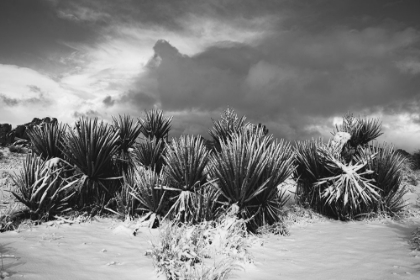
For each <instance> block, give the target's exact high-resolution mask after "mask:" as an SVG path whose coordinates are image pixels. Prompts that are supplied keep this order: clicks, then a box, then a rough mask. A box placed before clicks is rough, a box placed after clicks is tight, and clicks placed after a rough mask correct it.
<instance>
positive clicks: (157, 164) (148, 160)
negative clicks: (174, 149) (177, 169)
mask: <svg viewBox="0 0 420 280" xmlns="http://www.w3.org/2000/svg"><path fill="white" fill-rule="evenodd" d="M133 153H134V158H135V161H136V162H137V163H138V164H139V165H141V166H143V167H144V168H146V169H151V170H154V171H155V172H157V173H159V172H160V171H161V170H162V166H163V164H164V160H163V155H164V154H165V142H164V141H163V140H157V139H154V138H153V139H145V140H144V141H143V142H141V143H139V144H137V145H136V146H135V147H134V150H133Z"/></svg>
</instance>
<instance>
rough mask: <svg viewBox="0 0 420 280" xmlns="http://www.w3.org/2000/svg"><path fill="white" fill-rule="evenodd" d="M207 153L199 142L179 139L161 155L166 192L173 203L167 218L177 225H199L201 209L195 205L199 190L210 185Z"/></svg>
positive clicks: (200, 140) (194, 139) (197, 139)
mask: <svg viewBox="0 0 420 280" xmlns="http://www.w3.org/2000/svg"><path fill="white" fill-rule="evenodd" d="M208 155H209V151H208V150H207V149H206V148H205V146H204V143H203V141H202V139H201V138H199V137H194V136H181V137H180V138H179V140H175V139H174V140H173V141H172V142H171V143H170V144H169V145H168V147H167V152H166V154H165V155H164V160H165V163H166V166H165V168H164V169H163V171H164V174H165V176H166V177H167V180H168V187H166V188H165V189H166V190H169V191H173V192H174V193H175V197H174V199H175V202H174V203H173V205H172V206H171V208H170V209H169V211H168V214H167V216H170V217H172V218H174V219H175V220H178V221H180V222H186V223H193V222H199V221H200V220H201V219H202V217H200V216H199V213H200V208H201V207H202V205H197V201H201V200H199V199H197V196H198V195H199V190H200V189H201V188H203V187H205V186H206V185H208V184H211V181H210V182H208V181H207V173H206V170H207V169H206V166H207V162H208V159H209V158H208Z"/></svg>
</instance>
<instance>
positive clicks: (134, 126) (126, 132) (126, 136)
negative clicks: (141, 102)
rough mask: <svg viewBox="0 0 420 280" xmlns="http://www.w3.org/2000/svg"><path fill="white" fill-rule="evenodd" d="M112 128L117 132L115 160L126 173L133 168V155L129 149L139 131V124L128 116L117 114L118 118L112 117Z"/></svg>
mask: <svg viewBox="0 0 420 280" xmlns="http://www.w3.org/2000/svg"><path fill="white" fill-rule="evenodd" d="M113 121H114V125H113V127H114V129H115V131H117V132H118V135H119V140H118V150H117V160H118V161H119V162H120V164H119V165H120V167H121V171H122V173H127V172H128V171H129V170H131V169H132V168H134V160H133V155H132V154H131V153H130V150H131V149H133V148H134V146H135V144H136V139H137V137H139V135H140V133H141V124H140V123H139V122H138V121H137V122H134V120H133V119H132V118H131V117H130V116H128V115H123V116H121V115H118V118H114V117H113Z"/></svg>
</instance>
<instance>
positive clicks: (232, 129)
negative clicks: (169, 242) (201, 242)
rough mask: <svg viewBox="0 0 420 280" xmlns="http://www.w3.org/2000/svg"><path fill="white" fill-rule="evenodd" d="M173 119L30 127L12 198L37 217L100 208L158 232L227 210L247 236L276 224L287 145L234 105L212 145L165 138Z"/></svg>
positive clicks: (153, 116) (155, 113) (289, 155)
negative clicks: (163, 225)
mask: <svg viewBox="0 0 420 280" xmlns="http://www.w3.org/2000/svg"><path fill="white" fill-rule="evenodd" d="M171 120H172V119H171V118H165V117H164V116H163V113H162V111H159V110H152V111H149V112H147V113H146V117H145V118H144V119H141V120H139V121H137V122H135V121H134V120H133V119H131V118H130V117H128V116H119V117H118V118H114V122H113V124H112V125H109V124H105V123H103V122H99V121H98V120H97V119H92V120H91V119H85V118H82V119H80V120H79V121H78V122H77V123H76V125H75V127H74V128H70V127H68V126H65V125H61V124H48V125H46V126H44V127H34V128H33V129H32V130H31V131H29V133H28V135H29V137H30V139H31V142H32V146H33V151H34V154H35V155H30V156H28V159H27V162H26V163H25V168H24V170H23V172H22V174H20V175H19V176H17V177H16V178H15V181H16V183H17V185H18V191H17V192H16V193H14V195H15V196H16V198H17V199H18V200H19V201H21V202H22V203H24V204H25V205H26V206H27V207H28V209H29V211H30V213H31V216H32V217H37V218H48V217H51V216H52V215H55V214H59V212H60V211H65V210H68V209H73V210H78V211H88V212H90V213H91V215H93V214H94V213H97V212H98V211H99V212H101V211H103V210H104V209H105V210H108V211H110V212H113V213H117V214H118V215H120V216H121V217H125V218H126V217H134V216H141V218H142V220H143V221H144V222H145V223H148V224H149V226H157V225H159V223H160V222H161V220H162V219H165V218H166V219H168V220H172V221H177V222H182V223H200V222H202V221H209V220H214V219H215V218H217V217H218V216H219V215H220V214H221V213H224V212H226V211H228V210H229V211H232V210H233V211H234V213H235V215H236V216H237V217H238V218H242V219H245V220H246V221H247V223H248V226H249V228H250V229H252V230H254V229H256V228H257V227H259V226H262V225H265V224H273V223H276V222H279V221H280V216H279V213H280V209H281V207H282V206H283V205H284V203H285V201H286V197H285V195H284V194H282V193H281V192H279V191H278V189H277V187H278V186H279V185H280V184H281V183H282V182H283V181H284V180H285V179H286V178H288V177H289V176H290V175H291V174H292V172H293V151H292V148H291V145H290V144H289V143H286V142H284V141H276V140H274V139H273V137H272V136H269V135H267V130H266V129H265V128H264V127H261V126H256V125H252V124H250V123H245V117H242V118H238V116H237V115H236V113H235V112H234V111H233V110H230V109H228V110H226V111H225V113H224V115H222V118H221V120H218V121H214V127H213V129H212V130H211V131H210V135H211V136H212V138H213V142H214V143H217V144H216V145H214V147H215V148H210V149H209V148H208V146H206V143H205V142H204V139H203V138H202V137H201V136H181V137H180V138H179V139H173V140H172V141H169V140H168V134H169V131H170V127H171Z"/></svg>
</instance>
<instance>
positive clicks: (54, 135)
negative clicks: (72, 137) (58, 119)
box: [26, 123, 66, 160]
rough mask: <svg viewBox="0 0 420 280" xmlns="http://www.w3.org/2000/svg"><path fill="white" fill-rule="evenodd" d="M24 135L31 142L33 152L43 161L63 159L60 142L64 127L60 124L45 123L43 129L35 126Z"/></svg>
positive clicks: (63, 135)
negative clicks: (26, 135)
mask: <svg viewBox="0 0 420 280" xmlns="http://www.w3.org/2000/svg"><path fill="white" fill-rule="evenodd" d="M26 133H27V134H28V137H29V139H30V140H31V143H32V147H33V151H34V152H35V153H36V154H37V155H39V156H41V157H42V158H43V159H44V160H47V159H51V158H54V157H58V158H64V154H63V152H62V150H63V147H62V142H63V138H64V137H65V133H66V126H65V125H63V124H62V123H60V124H57V123H46V124H44V126H43V127H39V126H37V125H35V126H33V127H32V128H31V129H28V130H27V131H26Z"/></svg>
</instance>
